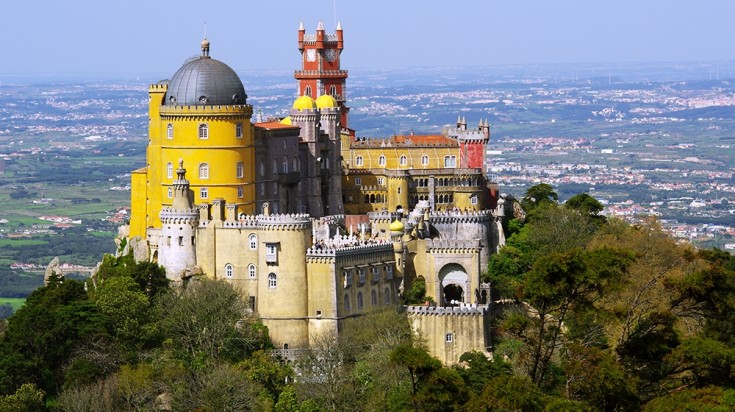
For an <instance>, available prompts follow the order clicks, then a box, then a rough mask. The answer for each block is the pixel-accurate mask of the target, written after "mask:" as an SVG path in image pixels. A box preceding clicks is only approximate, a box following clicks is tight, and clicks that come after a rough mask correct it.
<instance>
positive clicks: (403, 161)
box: [401, 155, 408, 166]
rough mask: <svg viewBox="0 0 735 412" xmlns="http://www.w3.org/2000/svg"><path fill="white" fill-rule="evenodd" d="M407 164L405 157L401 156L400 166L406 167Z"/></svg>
mask: <svg viewBox="0 0 735 412" xmlns="http://www.w3.org/2000/svg"><path fill="white" fill-rule="evenodd" d="M407 164H408V158H407V157H406V155H403V156H401V166H406V165H407Z"/></svg>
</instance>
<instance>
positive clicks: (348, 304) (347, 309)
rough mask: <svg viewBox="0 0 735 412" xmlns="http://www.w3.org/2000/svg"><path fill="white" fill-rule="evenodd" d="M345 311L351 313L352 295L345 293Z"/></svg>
mask: <svg viewBox="0 0 735 412" xmlns="http://www.w3.org/2000/svg"><path fill="white" fill-rule="evenodd" d="M344 304H345V311H347V312H349V311H350V295H348V294H346V293H345V303H344Z"/></svg>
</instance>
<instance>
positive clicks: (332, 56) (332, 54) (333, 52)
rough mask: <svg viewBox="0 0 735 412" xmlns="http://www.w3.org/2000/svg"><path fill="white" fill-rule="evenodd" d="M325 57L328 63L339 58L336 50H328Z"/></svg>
mask: <svg viewBox="0 0 735 412" xmlns="http://www.w3.org/2000/svg"><path fill="white" fill-rule="evenodd" d="M324 56H325V57H326V59H327V61H328V62H333V61H334V60H335V59H336V58H337V51H336V50H334V49H327V50H326V51H325V52H324Z"/></svg>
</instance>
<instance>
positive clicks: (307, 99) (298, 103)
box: [293, 95, 316, 110]
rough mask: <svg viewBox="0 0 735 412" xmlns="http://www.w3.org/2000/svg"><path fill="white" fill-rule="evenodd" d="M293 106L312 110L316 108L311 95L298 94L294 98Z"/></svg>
mask: <svg viewBox="0 0 735 412" xmlns="http://www.w3.org/2000/svg"><path fill="white" fill-rule="evenodd" d="M293 108H294V109H296V110H314V109H316V102H315V101H314V99H312V98H311V96H307V95H303V96H299V97H298V98H297V99H296V100H294V102H293Z"/></svg>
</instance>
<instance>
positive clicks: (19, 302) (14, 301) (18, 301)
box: [0, 298, 26, 311]
mask: <svg viewBox="0 0 735 412" xmlns="http://www.w3.org/2000/svg"><path fill="white" fill-rule="evenodd" d="M25 301H26V300H25V298H0V305H4V304H6V303H10V305H11V306H12V307H13V311H16V310H18V309H19V308H20V307H21V306H23V304H24V303H25Z"/></svg>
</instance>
